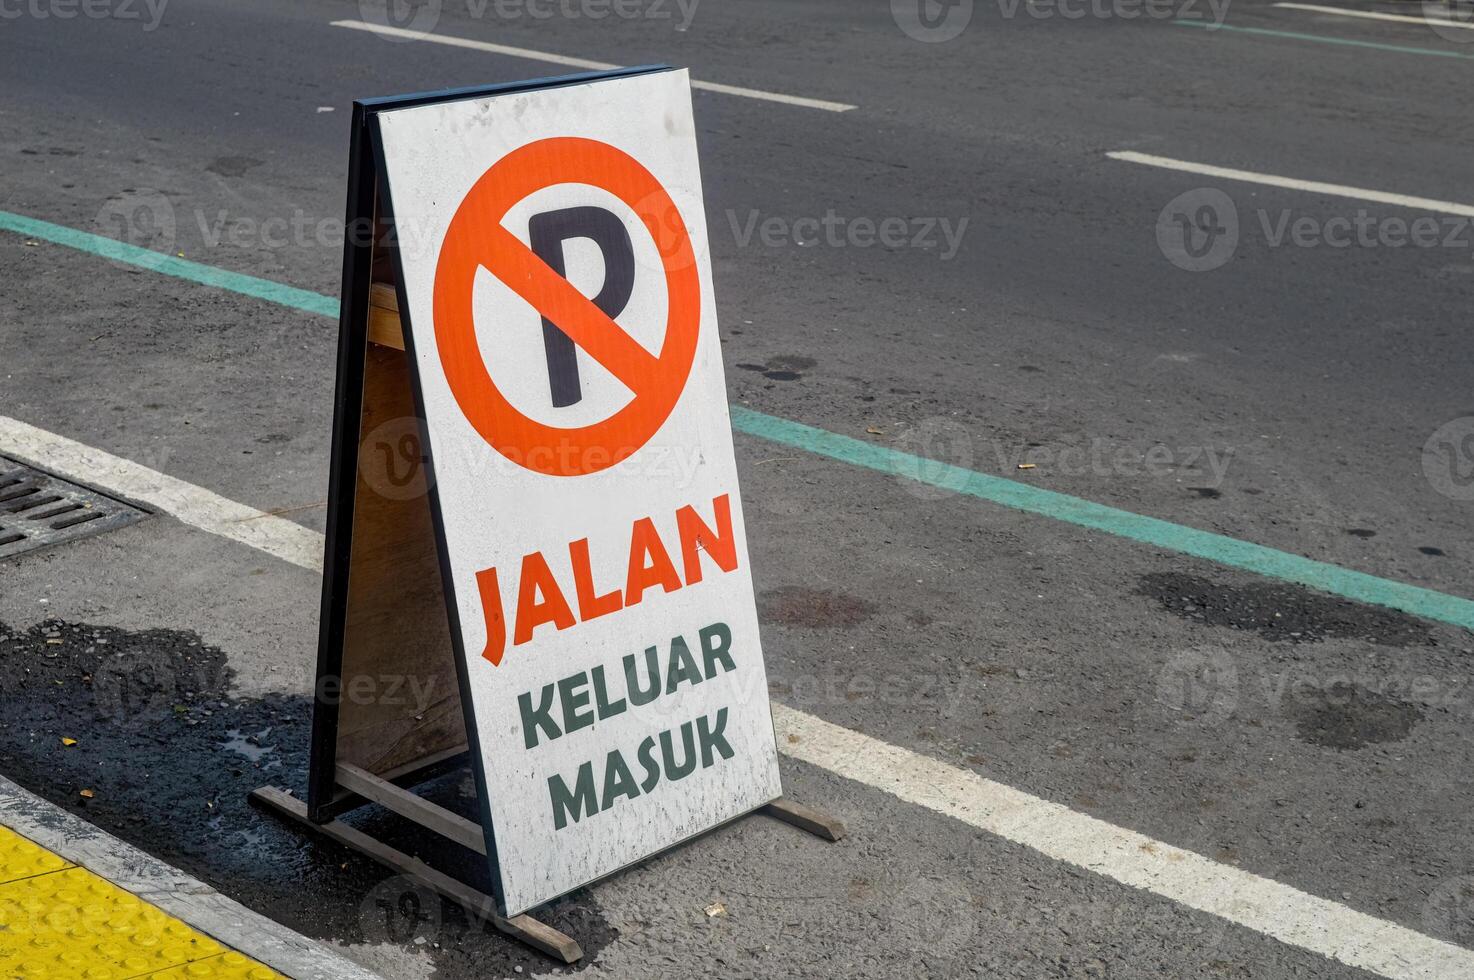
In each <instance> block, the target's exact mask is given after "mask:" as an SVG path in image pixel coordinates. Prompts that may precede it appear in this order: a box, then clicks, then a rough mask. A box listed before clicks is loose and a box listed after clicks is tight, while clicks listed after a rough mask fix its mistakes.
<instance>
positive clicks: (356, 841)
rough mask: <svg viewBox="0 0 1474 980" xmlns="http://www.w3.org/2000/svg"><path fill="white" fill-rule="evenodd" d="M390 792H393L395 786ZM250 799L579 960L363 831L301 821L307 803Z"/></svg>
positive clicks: (524, 920) (528, 920)
mask: <svg viewBox="0 0 1474 980" xmlns="http://www.w3.org/2000/svg"><path fill="white" fill-rule="evenodd" d="M395 788H396V789H397V788H398V787H395ZM251 799H252V800H253V801H255V802H256V803H258V804H260V805H262V806H265V807H269V808H270V809H272V810H275V811H277V812H278V813H281V814H283V815H284V816H287V817H290V818H291V819H292V820H295V821H296V822H297V823H300V824H301V825H302V826H304V827H306V828H308V829H309V830H315V831H317V832H318V833H320V834H322V835H323V836H325V837H328V838H330V839H332V840H334V841H336V842H337V843H339V844H342V845H343V846H344V847H347V848H349V849H351V850H354V851H357V852H358V853H360V854H362V855H364V856H365V857H368V858H372V859H373V860H375V861H377V862H378V863H379V864H382V865H383V866H384V867H386V868H388V869H390V870H391V871H394V872H396V873H398V874H402V875H404V876H405V877H408V878H411V879H413V880H414V881H416V882H419V883H420V884H422V885H424V886H425V887H426V888H429V889H430V890H431V891H434V892H436V893H437V894H439V895H440V896H442V897H443V898H448V899H450V900H451V901H452V902H456V903H457V904H459V905H460V906H461V907H463V908H465V909H467V910H469V911H471V912H474V913H475V914H476V915H479V916H481V917H482V918H483V919H485V920H487V921H490V922H491V924H492V925H494V926H495V927H496V928H497V930H498V931H499V932H504V933H506V934H507V935H509V936H512V937H513V938H515V939H517V940H520V941H521V942H524V943H526V944H527V945H529V946H531V947H533V948H534V949H537V950H540V951H541V952H544V953H547V954H548V955H549V956H551V957H553V958H554V959H556V960H559V961H561V962H563V963H575V962H577V961H578V960H580V959H581V958H582V957H583V947H582V946H580V945H579V944H578V941H577V940H576V939H573V938H572V937H570V936H568V935H565V934H564V933H562V932H559V931H558V930H557V929H554V928H553V927H552V926H550V925H547V924H546V923H542V922H539V921H537V920H536V919H534V918H533V917H532V916H530V915H527V914H525V913H524V914H523V915H517V916H513V917H512V918H510V919H504V918H502V917H501V916H499V915H497V914H496V902H495V901H494V900H493V899H492V897H491V896H490V895H486V894H483V893H482V892H479V891H477V890H476V889H474V888H472V887H471V886H470V885H467V884H465V883H464V882H461V881H457V880H456V879H454V878H452V877H450V876H449V875H447V874H443V873H441V872H439V871H436V870H435V869H434V868H432V867H430V866H429V865H428V864H426V863H425V862H423V861H421V860H419V859H418V858H413V857H410V856H409V855H408V854H405V853H404V852H403V851H399V850H395V849H394V848H392V847H390V846H389V845H387V844H385V843H383V842H382V841H380V840H378V839H376V838H374V837H370V836H369V835H368V834H365V833H364V832H363V831H361V830H358V829H356V828H354V827H350V826H349V825H348V824H345V823H343V822H342V821H341V820H332V821H329V822H328V823H313V822H312V821H311V820H310V819H308V817H307V804H305V803H303V802H302V801H301V800H299V799H297V798H296V797H295V796H292V795H290V794H288V793H287V792H286V791H285V790H282V789H278V788H277V787H275V786H263V787H262V788H260V789H258V790H255V791H254V792H252V793H251ZM472 826H474V824H473V825H472ZM477 833H478V834H479V833H480V831H479V830H478V831H477Z"/></svg>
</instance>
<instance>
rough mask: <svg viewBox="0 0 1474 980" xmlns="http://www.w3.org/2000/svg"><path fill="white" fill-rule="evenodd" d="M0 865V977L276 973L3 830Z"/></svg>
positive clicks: (86, 979) (136, 978) (267, 978)
mask: <svg viewBox="0 0 1474 980" xmlns="http://www.w3.org/2000/svg"><path fill="white" fill-rule="evenodd" d="M26 845H29V846H26ZM0 862H3V863H0V978H3V980H141V978H145V977H168V978H170V980H174V978H201V980H204V978H211V977H228V978H238V977H245V978H249V980H276V978H279V977H281V974H278V973H275V972H273V971H272V970H269V969H267V968H266V967H263V966H261V965H260V964H258V963H255V962H253V961H251V960H249V959H247V958H246V957H245V956H242V955H241V954H239V953H236V952H234V951H232V950H229V949H227V948H226V947H225V946H222V945H221V944H220V943H218V942H216V941H215V940H213V939H211V938H210V937H209V936H206V935H205V934H204V933H201V932H197V931H195V930H194V929H191V928H190V927H189V926H187V925H185V924H184V923H183V922H180V921H179V920H178V919H175V918H173V917H172V916H169V915H166V914H165V913H164V912H162V911H160V910H159V909H157V908H155V907H154V906H152V905H150V904H148V903H147V902H145V901H143V900H142V899H140V898H138V897H137V896H135V895H131V894H129V893H128V892H126V891H124V890H123V889H121V888H119V887H118V886H116V885H114V884H112V883H111V882H109V881H106V880H104V879H102V878H99V877H98V876H97V875H95V874H93V873H92V872H90V871H88V870H86V869H85V868H79V867H77V866H75V865H72V864H68V863H67V862H66V861H64V860H62V859H61V858H60V857H58V856H56V855H54V854H51V853H50V852H48V851H46V850H44V849H43V848H40V847H37V846H36V845H35V844H33V843H31V842H30V841H27V840H25V838H20V837H17V836H16V835H15V834H13V833H11V832H10V831H8V830H4V828H0Z"/></svg>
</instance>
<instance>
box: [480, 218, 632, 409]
mask: <svg viewBox="0 0 1474 980" xmlns="http://www.w3.org/2000/svg"><path fill="white" fill-rule="evenodd" d="M485 235H486V245H487V253H486V254H487V258H486V261H484V262H483V263H482V267H483V268H485V269H486V271H488V272H490V273H491V274H492V275H494V276H496V277H497V278H498V279H500V280H501V281H502V282H504V283H506V284H507V285H508V286H510V287H511V289H512V291H513V292H514V293H516V294H517V295H518V296H521V297H522V299H523V300H525V301H526V302H527V303H529V304H531V306H532V308H533V309H535V310H537V312H538V313H540V314H542V315H543V316H545V317H547V318H548V319H549V320H551V321H553V322H554V323H556V324H557V325H558V329H560V330H562V331H563V332H564V333H565V334H567V335H568V339H569V340H571V341H573V342H574V343H575V344H577V345H578V346H579V347H582V348H583V350H584V352H585V353H586V354H588V355H589V356H590V357H592V358H593V359H594V360H596V361H598V362H599V363H600V364H602V365H604V367H605V369H607V370H608V371H609V373H610V374H612V375H614V376H615V377H616V378H618V379H619V380H620V383H621V384H623V385H624V386H625V387H626V388H628V389H629V390H630V391H632V392H634V393H635V394H639V393H640V392H641V391H643V390H645V389H646V388H648V387H650V384H651V382H652V381H653V380H654V379H655V378H656V377H657V376H658V374H659V372H660V360H659V358H657V357H655V355H653V354H651V353H650V352H649V351H647V350H646V349H645V348H644V347H642V346H640V343H639V341H637V340H635V339H634V338H633V337H631V336H630V335H629V334H627V333H625V332H624V330H623V329H622V328H621V327H620V326H619V324H617V323H615V322H614V321H613V320H612V319H611V318H610V317H609V315H608V314H607V313H605V312H604V311H603V310H601V309H599V308H598V307H597V306H595V305H594V303H593V300H591V299H589V298H588V297H587V296H585V295H584V294H583V293H581V292H579V291H578V290H577V289H576V288H574V286H573V284H572V283H570V282H569V281H568V280H567V279H564V278H563V277H562V276H560V275H558V273H556V272H554V271H553V269H552V268H551V267H550V266H549V265H548V264H547V263H546V262H544V261H543V260H542V259H540V258H538V257H537V253H535V252H533V250H532V249H530V248H528V247H527V246H526V245H524V244H522V241H521V239H519V238H518V237H517V236H516V235H513V234H512V233H511V232H510V231H507V229H506V228H504V227H502V226H501V225H500V224H497V225H493V226H491V227H490V228H487V229H485Z"/></svg>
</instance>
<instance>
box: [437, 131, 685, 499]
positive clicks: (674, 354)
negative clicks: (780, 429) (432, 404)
mask: <svg viewBox="0 0 1474 980" xmlns="http://www.w3.org/2000/svg"><path fill="white" fill-rule="evenodd" d="M559 184H582V185H588V186H593V187H598V188H602V189H603V190H605V191H607V192H609V193H610V194H612V195H614V196H615V197H616V198H618V199H619V200H620V201H622V202H623V203H624V204H625V205H626V206H627V207H628V208H629V209H630V210H631V211H633V212H634V213H635V215H636V216H637V217H638V218H639V219H640V222H641V224H642V225H643V226H644V229H646V230H648V232H649V234H650V235H651V236H652V237H653V238H654V239H655V245H656V248H657V251H658V252H659V255H660V256H661V261H662V264H663V270H662V271H663V272H664V276H665V292H666V307H667V311H668V312H667V317H666V325H665V331H664V333H665V337H664V342H663V344H662V346H661V349H660V351H659V353H658V354H651V353H650V352H649V351H647V350H646V349H645V348H644V347H642V346H641V345H640V344H639V343H638V342H637V341H635V340H634V339H633V338H632V337H631V336H630V335H629V334H628V333H627V332H625V330H624V329H623V328H622V327H620V326H619V324H618V323H616V322H615V319H614V318H615V317H617V316H618V315H619V313H620V312H621V311H622V310H623V308H624V305H625V303H626V302H627V301H628V299H629V297H630V293H631V291H632V289H633V278H634V276H635V274H636V263H635V257H634V250H633V248H632V246H631V244H630V237H629V231H628V230H627V229H626V228H625V225H624V223H623V221H622V219H621V218H620V217H619V216H618V215H616V214H615V213H614V212H612V211H609V210H607V209H605V208H599V207H593V206H589V205H582V206H573V207H566V208H560V209H557V210H553V211H544V212H540V213H538V214H536V215H534V216H533V217H532V219H531V220H530V221H529V225H528V227H529V236H530V239H531V242H530V244H524V243H523V242H522V240H521V239H519V238H518V237H517V236H516V235H514V234H512V232H511V231H509V230H508V229H507V228H506V227H505V226H504V225H503V223H502V222H503V219H504V218H505V217H506V215H507V213H508V212H509V211H510V210H511V209H512V207H513V206H515V205H516V204H517V203H518V202H520V201H522V200H524V199H525V198H527V197H529V196H530V195H532V194H535V193H537V192H538V191H541V190H543V189H545V188H548V187H550V186H555V185H559ZM572 238H587V239H589V240H591V241H593V242H594V243H595V244H596V245H597V246H598V248H599V251H600V253H601V255H602V256H603V260H604V284H603V286H602V288H601V289H600V290H599V293H598V295H596V296H594V297H593V298H592V299H591V298H589V297H586V296H585V295H583V293H581V292H579V291H578V290H577V289H575V288H574V287H573V285H572V284H570V283H569V281H568V280H567V279H566V278H564V275H563V273H564V269H563V248H562V246H563V242H565V241H567V240H569V239H572ZM482 268H484V269H486V270H487V271H489V272H490V273H491V274H492V275H494V276H496V277H497V278H498V279H499V280H501V281H502V282H503V283H504V284H506V285H507V286H508V287H509V288H510V289H511V290H512V291H513V292H515V293H516V294H517V295H518V296H519V297H521V298H522V299H523V300H524V301H525V302H526V303H528V304H529V305H530V306H531V307H532V308H533V309H535V310H537V311H538V313H539V314H541V316H542V321H543V344H544V347H545V354H546V361H547V365H548V381H549V389H550V396H551V399H552V404H553V406H554V407H555V408H563V407H567V406H569V405H572V404H576V403H577V402H578V401H580V400H581V397H582V395H581V391H580V387H579V376H578V366H577V360H576V359H575V356H574V350H573V348H574V347H575V346H577V347H578V348H580V349H582V350H583V351H584V352H585V353H586V354H588V355H589V356H590V357H592V358H593V359H594V360H596V361H597V362H598V363H599V364H600V365H602V366H603V367H604V368H605V369H606V370H607V371H608V372H609V373H610V374H612V375H613V376H614V377H615V378H617V379H618V380H619V381H620V382H621V383H622V384H623V385H624V386H625V387H626V388H628V389H629V390H630V391H631V392H633V393H634V398H633V400H631V401H630V402H629V403H628V404H627V405H625V406H624V407H623V408H621V409H619V410H618V411H617V412H615V413H614V414H613V415H611V416H609V417H608V418H606V419H604V420H602V421H600V422H596V423H593V424H591V425H586V426H582V427H578V428H565V427H559V426H553V425H548V424H546V423H544V422H540V421H538V420H536V419H534V418H531V417H530V416H529V415H527V414H526V413H524V412H523V411H521V410H519V409H518V408H517V407H516V406H515V405H513V404H512V402H511V401H510V400H509V399H508V398H507V397H506V395H505V394H504V393H503V392H502V391H501V389H500V388H498V387H497V385H496V383H495V382H494V381H493V380H492V377H491V374H490V372H489V371H488V370H487V367H486V363H485V360H484V358H483V357H482V354H481V342H480V340H479V339H478V333H477V324H476V317H475V312H474V309H473V306H474V304H473V295H474V285H475V277H476V273H477V271H478V270H479V269H482ZM434 309H435V320H434V322H435V338H436V345H437V347H438V348H439V352H440V362H441V365H442V366H443V368H444V370H445V377H446V380H447V382H448V383H449V385H450V389H451V392H452V393H453V395H454V396H455V400H456V403H457V404H458V405H459V406H460V408H461V411H462V412H463V413H464V414H465V417H466V419H467V421H469V422H470V423H471V425H472V426H473V427H475V429H476V431H477V432H478V433H480V435H481V437H482V438H483V439H485V440H486V441H487V442H488V443H490V444H491V445H492V446H493V447H495V448H496V450H497V451H498V452H500V453H501V454H502V455H504V456H506V457H507V458H508V459H510V460H512V461H513V462H515V463H518V464H519V465H521V466H525V467H527V468H528V469H532V470H536V471H538V472H541V473H545V474H547V475H550V476H579V475H583V474H587V473H592V472H597V471H599V470H602V469H606V468H608V467H610V466H613V465H614V464H616V463H619V462H621V461H623V460H624V459H626V458H628V457H629V456H630V455H631V454H633V453H634V452H636V451H637V450H638V449H639V448H640V447H641V446H643V445H645V443H646V442H648V441H649V439H650V437H651V436H652V435H654V434H655V432H656V430H658V429H659V428H660V427H661V425H662V424H664V422H665V421H666V419H667V418H668V417H669V416H670V413H671V410H672V409H673V408H674V407H675V404H676V401H677V399H679V398H680V396H681V392H682V391H683V390H684V388H685V384H686V379H687V376H688V375H689V373H690V370H691V362H692V358H693V357H694V355H695V353H696V344H697V339H698V335H699V333H700V324H701V281H700V277H699V275H698V273H697V269H696V264H695V261H694V257H693V255H692V248H691V239H690V235H689V233H688V231H687V230H686V226H685V224H684V222H683V221H682V220H681V217H680V212H679V211H678V210H677V208H676V206H675V203H674V202H673V201H672V200H671V198H670V195H669V194H668V193H667V192H666V190H665V188H664V187H662V186H661V184H660V183H659V181H657V180H656V179H655V177H654V176H653V175H652V174H651V173H650V171H649V170H647V169H646V168H645V167H644V166H643V165H641V164H640V162H639V161H638V160H636V159H635V158H634V157H633V156H631V155H629V154H628V153H625V152H623V151H622V150H619V149H617V148H615V147H613V146H611V145H609V144H608V143H604V142H600V141H598V140H591V139H583V138H578V137H555V138H550V139H543V140H538V141H537V142H534V143H529V144H526V145H524V146H521V147H519V148H518V149H516V150H514V151H512V152H511V153H509V154H507V155H506V156H505V157H503V158H502V159H501V160H499V161H498V162H497V163H496V164H495V165H493V166H492V167H491V168H490V169H488V170H487V171H486V173H484V174H483V175H482V176H481V178H480V179H479V180H478V181H477V182H476V184H475V185H474V186H473V187H472V188H471V190H470V192H469V193H468V194H467V195H466V196H465V198H464V200H462V202H461V204H460V206H459V208H457V210H456V213H455V216H454V217H453V218H452V220H451V223H450V227H449V230H448V231H447V232H446V235H445V240H444V243H443V244H442V246H441V249H440V257H439V261H438V263H437V265H436V270H435V303H434ZM489 329H492V330H495V329H496V326H495V325H494V324H492V325H489Z"/></svg>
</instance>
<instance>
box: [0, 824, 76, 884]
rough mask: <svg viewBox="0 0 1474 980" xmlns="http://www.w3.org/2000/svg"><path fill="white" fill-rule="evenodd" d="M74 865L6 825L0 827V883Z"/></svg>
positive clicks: (61, 869)
mask: <svg viewBox="0 0 1474 980" xmlns="http://www.w3.org/2000/svg"><path fill="white" fill-rule="evenodd" d="M72 867H75V865H73V864H70V863H68V862H67V861H64V860H62V859H61V858H59V857H57V856H56V855H55V854H52V853H51V852H50V851H48V850H46V849H45V848H43V847H41V846H40V845H39V844H33V843H31V842H30V841H28V840H26V839H25V838H24V837H22V836H21V835H20V834H17V833H16V832H15V831H13V830H10V829H9V828H7V827H0V884H4V883H5V882H8V881H19V880H20V879H22V878H33V877H35V876H36V875H43V874H49V873H50V872H52V871H64V870H66V869H67V868H72Z"/></svg>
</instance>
